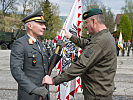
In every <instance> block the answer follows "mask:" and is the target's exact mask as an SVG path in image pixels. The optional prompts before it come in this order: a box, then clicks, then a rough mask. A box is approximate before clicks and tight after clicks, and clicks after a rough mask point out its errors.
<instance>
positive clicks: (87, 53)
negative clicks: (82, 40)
mask: <svg viewBox="0 0 133 100" xmlns="http://www.w3.org/2000/svg"><path fill="white" fill-rule="evenodd" d="M92 53H93V51H92V50H91V49H87V51H86V52H85V54H84V56H85V57H86V58H89V57H90V56H91V54H92Z"/></svg>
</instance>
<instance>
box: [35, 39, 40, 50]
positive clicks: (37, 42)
mask: <svg viewBox="0 0 133 100" xmlns="http://www.w3.org/2000/svg"><path fill="white" fill-rule="evenodd" d="M36 44H37V46H38V48H39V50H40V51H41V48H40V45H39V41H38V40H36Z"/></svg>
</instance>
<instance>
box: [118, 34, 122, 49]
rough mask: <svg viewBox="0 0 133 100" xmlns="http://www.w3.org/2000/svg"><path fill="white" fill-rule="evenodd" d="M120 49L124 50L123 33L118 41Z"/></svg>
mask: <svg viewBox="0 0 133 100" xmlns="http://www.w3.org/2000/svg"><path fill="white" fill-rule="evenodd" d="M118 47H119V48H120V49H123V40H122V33H121V32H120V35H119V40H118Z"/></svg>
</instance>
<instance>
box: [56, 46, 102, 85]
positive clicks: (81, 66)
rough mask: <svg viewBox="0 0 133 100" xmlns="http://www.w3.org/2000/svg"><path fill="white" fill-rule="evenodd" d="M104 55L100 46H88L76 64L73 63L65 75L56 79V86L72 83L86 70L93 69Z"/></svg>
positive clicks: (65, 71)
mask: <svg viewBox="0 0 133 100" xmlns="http://www.w3.org/2000/svg"><path fill="white" fill-rule="evenodd" d="M102 54H103V52H102V48H101V47H100V45H98V44H90V45H88V46H87V47H86V48H85V49H84V50H83V52H82V54H81V55H80V57H79V58H78V60H77V61H76V62H75V63H72V64H71V66H70V67H69V68H67V69H65V70H63V73H62V74H60V75H58V76H56V77H54V78H53V81H54V84H55V85H58V84H60V83H63V82H67V81H70V80H72V79H74V78H76V77H77V76H79V75H82V74H83V73H85V72H86V70H88V69H90V68H91V67H93V66H94V65H95V64H96V62H98V61H99V60H100V59H101V55H102Z"/></svg>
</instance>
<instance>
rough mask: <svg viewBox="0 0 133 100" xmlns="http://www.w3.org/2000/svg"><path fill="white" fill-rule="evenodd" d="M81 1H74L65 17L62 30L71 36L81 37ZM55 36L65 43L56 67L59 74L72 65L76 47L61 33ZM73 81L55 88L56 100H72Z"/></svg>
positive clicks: (73, 91)
mask: <svg viewBox="0 0 133 100" xmlns="http://www.w3.org/2000/svg"><path fill="white" fill-rule="evenodd" d="M81 4H82V3H81V0H75V2H74V4H73V6H72V9H71V11H70V14H69V16H68V17H67V19H66V21H65V23H64V25H63V28H65V29H67V30H69V32H71V33H72V34H73V35H75V36H78V37H80V35H81V27H82V24H81V23H82V7H81ZM63 32H64V31H62V30H61V33H60V34H59V35H58V36H57V38H58V39H60V40H64V41H65V47H64V48H63V50H62V55H63V56H62V58H61V60H60V61H59V62H58V64H57V65H56V68H57V73H58V74H61V72H62V69H64V68H67V67H70V65H71V63H72V55H73V53H74V51H75V50H76V49H77V47H76V45H75V44H74V43H72V42H71V41H68V40H67V39H66V38H64V36H63V34H64V33H63ZM75 83H76V81H75V79H74V80H72V81H69V82H64V83H63V84H60V85H59V86H58V88H57V100H71V99H72V98H74V93H75V88H76V86H75Z"/></svg>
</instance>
